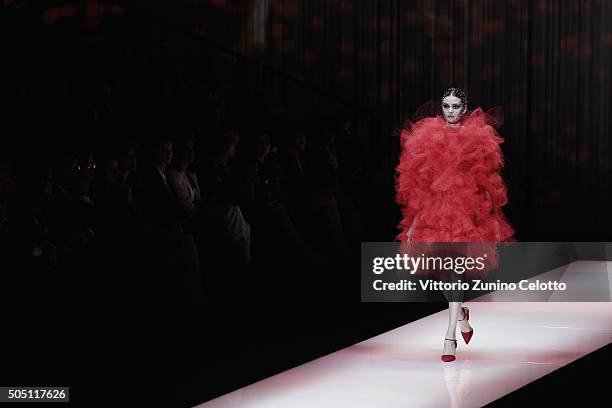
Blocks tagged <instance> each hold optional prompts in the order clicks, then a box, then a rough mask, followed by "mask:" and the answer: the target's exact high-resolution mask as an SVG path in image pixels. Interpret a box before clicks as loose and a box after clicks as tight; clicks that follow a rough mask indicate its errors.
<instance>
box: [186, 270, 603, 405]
mask: <svg viewBox="0 0 612 408" xmlns="http://www.w3.org/2000/svg"><path fill="white" fill-rule="evenodd" d="M593 274H598V275H599V277H600V278H603V280H601V281H600V282H602V281H606V282H607V284H608V285H611V284H612V283H611V282H612V262H607V263H606V262H597V261H578V262H574V263H572V264H571V265H569V266H566V267H565V268H564V271H563V281H576V280H580V278H581V276H582V277H583V276H585V275H591V276H592V275H593ZM601 274H603V275H607V279H606V276H601ZM537 278H538V277H534V278H533V279H537ZM467 305H468V306H469V307H470V323H471V324H472V326H473V327H474V337H473V338H472V340H471V341H470V344H469V345H468V346H466V345H465V344H464V343H463V342H462V339H461V336H460V335H459V333H457V339H458V344H459V345H458V348H457V360H455V361H454V362H450V363H443V362H441V361H440V354H441V352H442V346H443V337H444V330H445V328H446V324H447V319H448V311H447V310H444V311H442V312H439V313H435V314H433V315H430V316H427V317H424V318H422V319H420V320H417V321H415V322H412V323H409V324H407V325H404V326H402V327H399V328H397V329H394V330H391V331H388V332H386V333H383V334H380V335H378V336H376V337H373V338H370V339H368V340H365V341H363V342H361V343H357V344H355V345H353V346H351V347H347V348H345V349H342V350H339V351H337V352H335V353H331V354H329V355H326V356H324V357H321V358H318V359H316V360H313V361H310V362H308V363H305V364H302V365H300V366H298V367H295V368H292V369H290V370H287V371H284V372H282V373H279V374H277V375H274V376H272V377H269V378H266V379H264V380H261V381H258V382H256V383H253V384H251V385H248V386H246V387H243V388H240V389H238V390H236V391H233V392H231V393H228V394H225V395H223V396H221V397H218V398H215V399H213V400H210V401H208V402H205V403H203V404H200V405H198V407H202V408H209V407H213V408H217V407H266V408H276V407H278V408H281V407H282V408H287V407H291V408H297V407H317V408H325V407H334V408H336V407H351V408H362V407H377V408H386V407H480V406H483V405H485V404H487V403H490V402H491V401H494V400H496V399H498V398H501V397H502V396H504V395H506V394H508V393H509V392H512V391H514V390H516V389H518V388H520V387H522V386H524V385H526V384H529V383H530V382H532V381H534V380H536V379H538V378H540V377H542V376H544V375H546V374H548V373H550V372H552V371H554V370H556V369H558V368H560V367H563V366H564V365H566V364H569V363H571V362H572V361H574V360H576V359H579V358H580V357H582V356H585V355H587V354H589V353H591V352H593V351H595V350H597V349H599V348H600V347H603V346H605V345H607V344H609V343H611V342H612V303H610V302H586V303H579V302H573V303H570V302H537V303H533V302H468V303H467Z"/></svg>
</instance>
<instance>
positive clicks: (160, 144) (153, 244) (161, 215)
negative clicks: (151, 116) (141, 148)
mask: <svg viewBox="0 0 612 408" xmlns="http://www.w3.org/2000/svg"><path fill="white" fill-rule="evenodd" d="M172 156H173V144H172V141H171V140H170V139H169V138H166V137H165V136H162V137H161V138H159V139H158V140H157V141H156V142H155V144H154V145H153V149H152V152H151V165H150V168H149V169H147V170H146V172H145V181H144V189H143V191H142V194H143V195H142V196H141V197H138V198H137V199H136V200H137V202H138V206H139V207H138V211H139V212H141V214H142V217H143V220H144V223H145V231H147V235H148V236H149V240H148V241H147V243H148V245H150V249H151V251H150V253H151V254H155V253H159V254H160V255H161V257H162V259H161V261H162V270H161V271H159V273H160V275H158V276H157V278H158V279H159V280H157V281H154V282H153V284H154V285H156V288H155V289H157V290H164V291H165V290H168V289H169V288H171V287H173V289H174V294H175V295H177V296H178V297H179V299H178V301H183V302H192V303H193V302H195V303H199V302H200V301H202V300H203V289H204V288H203V283H202V277H201V272H200V263H199V257H198V252H197V247H196V245H195V241H194V240H193V237H192V236H191V235H189V234H187V233H185V232H184V230H183V227H182V225H181V223H182V221H183V213H182V209H181V207H180V203H179V201H178V199H177V198H176V196H175V194H174V192H173V191H172V189H171V188H170V186H169V185H168V176H167V168H168V166H169V165H170V163H171V162H172ZM169 273H171V274H169Z"/></svg>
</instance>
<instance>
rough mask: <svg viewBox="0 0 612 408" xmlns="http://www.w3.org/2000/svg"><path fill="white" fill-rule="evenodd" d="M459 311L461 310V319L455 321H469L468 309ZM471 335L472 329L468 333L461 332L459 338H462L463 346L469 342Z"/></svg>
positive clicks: (463, 308)
mask: <svg viewBox="0 0 612 408" xmlns="http://www.w3.org/2000/svg"><path fill="white" fill-rule="evenodd" d="M461 310H463V319H458V320H457V321H458V322H460V321H462V320H470V309H468V308H467V307H461ZM473 335H474V328H472V330H470V331H469V332H461V337H463V341H465V344H468V343H469V342H470V340H471V339H472V336H473Z"/></svg>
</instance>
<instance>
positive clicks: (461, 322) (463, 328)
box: [458, 308, 472, 333]
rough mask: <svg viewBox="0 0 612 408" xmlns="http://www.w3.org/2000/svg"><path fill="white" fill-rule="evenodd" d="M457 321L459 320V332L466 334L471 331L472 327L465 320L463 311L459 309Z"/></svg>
mask: <svg viewBox="0 0 612 408" xmlns="http://www.w3.org/2000/svg"><path fill="white" fill-rule="evenodd" d="M458 319H459V330H461V331H462V332H464V333H467V332H469V331H470V330H472V326H470V321H469V320H466V319H465V316H464V313H463V309H461V308H459V317H458Z"/></svg>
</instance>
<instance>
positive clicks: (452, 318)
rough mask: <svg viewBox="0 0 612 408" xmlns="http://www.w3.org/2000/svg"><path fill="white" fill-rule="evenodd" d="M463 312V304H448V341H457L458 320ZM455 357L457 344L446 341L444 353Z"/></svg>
mask: <svg viewBox="0 0 612 408" xmlns="http://www.w3.org/2000/svg"><path fill="white" fill-rule="evenodd" d="M460 310H461V302H448V312H449V313H448V329H447V330H446V338H447V339H456V337H455V332H456V331H457V319H459V313H460ZM442 354H450V355H453V356H454V355H455V343H454V342H452V341H448V340H444V353H442Z"/></svg>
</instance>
